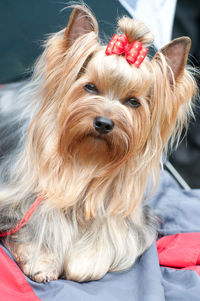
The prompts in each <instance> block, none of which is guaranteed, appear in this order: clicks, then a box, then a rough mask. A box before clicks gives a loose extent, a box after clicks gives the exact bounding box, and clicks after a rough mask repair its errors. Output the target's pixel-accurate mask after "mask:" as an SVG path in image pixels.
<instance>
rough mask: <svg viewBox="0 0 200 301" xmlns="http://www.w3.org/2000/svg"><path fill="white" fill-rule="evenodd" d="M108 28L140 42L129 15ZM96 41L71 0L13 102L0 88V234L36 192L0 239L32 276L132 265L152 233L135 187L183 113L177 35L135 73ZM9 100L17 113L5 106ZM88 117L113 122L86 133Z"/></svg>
mask: <svg viewBox="0 0 200 301" xmlns="http://www.w3.org/2000/svg"><path fill="white" fill-rule="evenodd" d="M118 25H119V28H118V31H120V32H123V33H124V34H125V35H126V36H127V38H128V41H129V42H130V43H131V42H133V41H136V40H137V41H140V42H142V44H143V45H144V46H148V45H150V44H151V42H152V40H153V38H152V35H151V33H150V32H149V30H148V29H147V28H146V26H145V25H144V24H143V23H141V22H140V21H135V20H131V19H130V18H127V17H123V18H122V19H120V20H119V22H118ZM105 48H106V46H105V45H102V44H101V43H100V42H99V40H98V24H97V21H96V19H95V17H94V16H93V15H92V13H91V11H90V10H89V9H88V8H87V7H85V6H80V5H77V6H75V7H74V10H73V12H72V14H71V17H70V20H69V23H68V26H67V28H66V29H64V30H62V31H60V32H58V33H56V34H53V35H52V36H51V37H50V38H49V39H48V41H47V42H46V44H45V49H44V52H43V54H42V55H41V57H40V58H39V60H38V62H37V63H36V65H35V68H34V72H33V76H32V79H31V81H30V82H29V83H26V84H25V85H23V87H22V89H21V90H20V91H19V92H18V93H17V96H16V95H15V97H13V94H14V92H15V87H14V86H13V92H12V91H11V90H12V89H11V90H10V91H11V92H10V94H9V93H7V91H6V90H3V91H2V92H1V98H0V106H1V113H0V114H1V116H0V149H2V150H5V149H6V146H7V145H9V146H10V147H9V148H8V149H7V151H6V152H5V153H3V154H2V155H0V177H1V178H0V181H1V189H0V212H1V213H0V231H5V230H8V229H11V228H12V227H14V226H15V224H16V222H17V221H19V220H20V218H21V217H22V216H23V215H24V214H25V212H26V211H27V210H28V208H29V207H30V206H31V204H32V203H33V202H34V200H35V199H36V198H37V197H38V195H42V196H43V202H42V204H41V205H40V207H39V208H38V209H37V210H36V212H35V213H34V214H33V216H32V218H31V220H30V222H29V223H28V224H27V225H26V226H25V227H24V228H22V229H21V230H20V231H19V232H18V233H17V234H15V235H12V236H11V237H8V238H7V239H6V240H5V244H6V245H7V247H8V248H10V250H11V252H12V253H13V255H14V256H15V258H16V259H17V260H18V262H19V264H20V266H21V267H22V269H23V270H24V272H25V273H26V274H27V275H29V276H30V277H31V278H32V279H34V280H36V281H47V279H50V280H51V279H57V278H58V277H60V276H64V277H66V278H67V279H72V280H75V281H87V280H95V279H99V278H101V277H103V276H104V275H105V273H107V272H108V271H122V270H125V269H128V268H130V267H131V265H132V264H133V263H134V262H135V260H136V258H137V257H138V256H139V255H140V254H142V253H143V252H144V250H146V249H147V248H148V247H149V246H150V244H151V243H152V241H153V240H154V238H155V225H154V224H155V218H154V217H153V215H152V214H151V213H150V211H149V210H147V208H145V207H143V206H142V205H141V203H142V201H143V200H144V195H145V191H146V187H147V185H148V184H149V182H151V183H154V185H155V186H156V184H157V182H158V174H159V169H160V165H162V162H161V161H162V153H163V151H167V150H168V145H169V142H170V143H171V145H172V144H174V143H175V144H176V142H177V141H178V139H179V137H180V134H181V131H182V128H183V126H184V125H186V124H187V123H188V119H189V116H191V115H192V106H193V104H192V100H191V99H192V97H193V95H194V94H195V92H196V83H195V80H194V78H193V75H192V71H191V70H189V69H187V68H186V67H185V65H186V61H187V56H188V52H189V48H190V41H189V39H188V38H186V37H183V38H180V39H177V40H174V41H172V42H171V43H170V44H168V45H166V46H165V47H164V48H163V49H161V50H160V51H158V53H157V54H156V55H155V57H154V58H153V59H152V60H150V59H149V58H148V57H146V58H145V60H144V62H143V63H142V64H141V66H140V67H139V68H135V67H134V66H131V65H130V64H129V63H128V62H127V61H126V59H125V58H124V57H123V56H117V55H111V56H106V54H105ZM177 49H178V52H177ZM177 53H178V56H177ZM4 91H5V92H4ZM15 93H16V92H15ZM12 98H13V99H15V100H16V110H15V106H14V105H13V104H11V105H10V106H9V105H8V106H7V107H6V105H5V103H7V104H9V103H10V99H12ZM134 101H136V103H137V107H134V106H133V104H132V102H134ZM99 116H103V117H104V118H106V119H108V120H111V121H112V123H113V125H114V127H113V129H112V131H111V132H109V133H108V134H104V135H101V134H99V133H98V132H97V130H96V129H95V127H94V122H95V120H96V119H95V118H98V117H99ZM13 146H14V147H13Z"/></svg>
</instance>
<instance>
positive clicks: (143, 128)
mask: <svg viewBox="0 0 200 301" xmlns="http://www.w3.org/2000/svg"><path fill="white" fill-rule="evenodd" d="M142 72H143V73H144V72H145V81H144V80H143V77H144V76H143V73H142ZM151 84H152V77H151V72H150V70H148V68H147V67H145V68H143V70H142V71H141V70H140V71H138V70H137V69H136V68H133V67H132V66H130V65H129V64H128V63H127V62H126V60H125V59H124V58H123V57H120V56H106V54H105V48H104V47H103V49H100V50H98V51H97V52H96V53H95V54H94V55H93V57H92V58H91V60H90V61H89V62H88V64H87V66H86V67H85V70H84V72H83V74H82V75H81V76H80V77H79V78H78V79H77V80H76V82H75V84H74V85H73V86H72V87H71V89H70V93H69V94H68V97H66V100H65V101H64V102H63V103H62V105H61V107H60V121H61V128H62V129H63V131H62V134H61V140H60V143H61V147H62V151H63V152H64V153H66V152H72V153H73V152H75V153H76V152H77V153H78V156H79V157H80V156H83V157H84V158H86V157H87V158H88V159H89V158H90V159H91V158H94V159H95V161H96V163H98V162H99V161H102V160H103V161H104V160H106V161H108V162H111V161H113V163H114V162H115V163H116V162H121V160H125V158H126V157H127V156H130V155H131V154H134V153H136V152H141V151H142V150H143V148H144V146H145V143H146V140H147V138H148V135H149V129H150V116H151V106H150V103H149V102H150V98H149V93H150V88H151Z"/></svg>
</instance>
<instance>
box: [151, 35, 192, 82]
mask: <svg viewBox="0 0 200 301" xmlns="http://www.w3.org/2000/svg"><path fill="white" fill-rule="evenodd" d="M190 46H191V40H190V38H188V37H181V38H178V39H175V40H173V41H171V42H170V43H169V44H167V45H166V46H164V47H163V48H161V49H160V50H159V52H160V53H162V54H163V55H164V56H165V58H166V61H167V63H168V65H169V67H170V68H171V71H172V72H173V77H174V79H175V81H177V80H178V79H179V78H180V77H181V76H182V75H183V72H184V68H185V65H186V63H187V58H188V53H189V51H190ZM158 57H159V55H158V53H157V54H156V55H155V57H154V59H155V60H156V59H158ZM168 76H169V80H170V83H173V77H172V73H171V72H168Z"/></svg>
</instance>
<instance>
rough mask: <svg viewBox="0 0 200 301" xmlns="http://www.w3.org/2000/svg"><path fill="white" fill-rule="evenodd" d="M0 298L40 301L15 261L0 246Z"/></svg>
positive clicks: (3, 299)
mask: <svg viewBox="0 0 200 301" xmlns="http://www.w3.org/2000/svg"><path fill="white" fill-rule="evenodd" d="M0 300H2V301H41V300H40V299H39V298H38V297H37V296H36V295H35V293H34V291H33V290H32V288H31V287H30V285H29V284H28V282H27V280H26V278H25V276H24V274H23V273H22V271H21V270H20V268H19V267H18V266H17V265H16V263H15V262H14V261H13V260H12V259H11V258H10V257H9V256H8V255H7V254H6V253H5V251H4V250H3V248H2V247H0Z"/></svg>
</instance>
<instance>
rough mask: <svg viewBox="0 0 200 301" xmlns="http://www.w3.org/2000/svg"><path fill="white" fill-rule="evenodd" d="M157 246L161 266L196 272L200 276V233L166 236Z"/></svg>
mask: <svg viewBox="0 0 200 301" xmlns="http://www.w3.org/2000/svg"><path fill="white" fill-rule="evenodd" d="M156 245H157V250H158V257H159V263H160V265H161V266H165V267H171V268H180V269H185V270H194V271H196V272H197V273H198V274H199V275H200V233H181V234H175V235H171V236H165V237H162V238H160V239H159V240H158V241H157V243H156Z"/></svg>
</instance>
